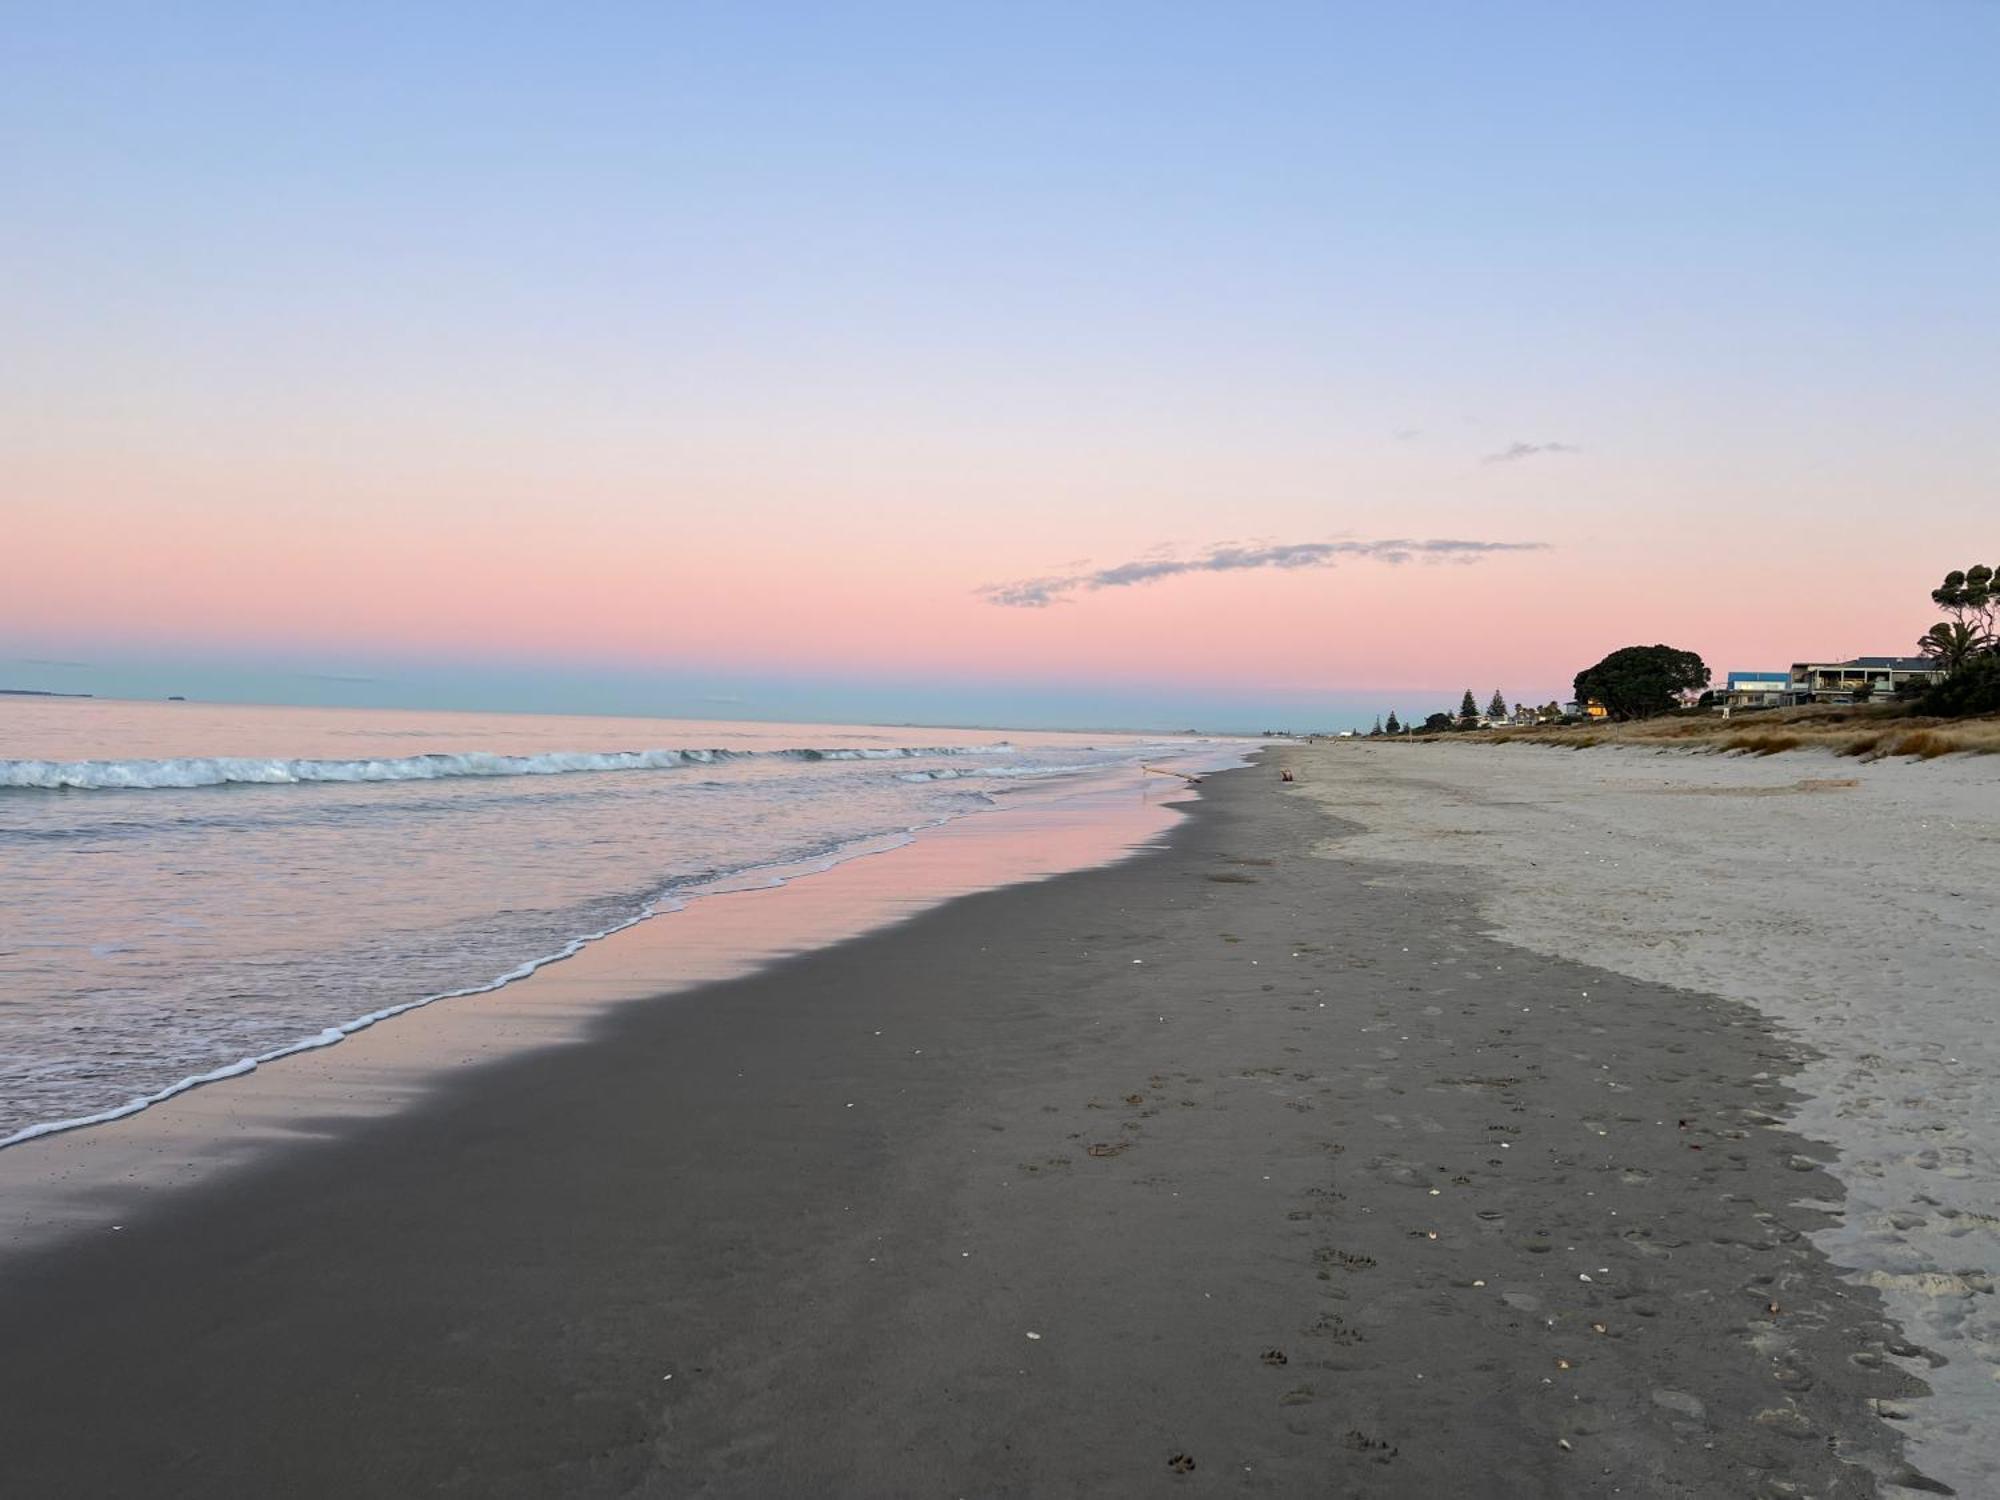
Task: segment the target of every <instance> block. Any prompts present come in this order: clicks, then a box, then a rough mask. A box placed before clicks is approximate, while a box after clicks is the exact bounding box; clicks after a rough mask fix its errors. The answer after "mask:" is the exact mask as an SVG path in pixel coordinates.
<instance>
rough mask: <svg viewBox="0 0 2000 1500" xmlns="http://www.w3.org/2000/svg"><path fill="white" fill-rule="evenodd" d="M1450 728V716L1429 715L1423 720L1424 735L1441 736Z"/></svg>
mask: <svg viewBox="0 0 2000 1500" xmlns="http://www.w3.org/2000/svg"><path fill="white" fill-rule="evenodd" d="M1451 726H1452V717H1451V715H1450V714H1431V715H1430V716H1428V717H1427V718H1426V719H1425V720H1424V733H1425V734H1443V733H1444V732H1445V731H1446V730H1447V729H1449V728H1451Z"/></svg>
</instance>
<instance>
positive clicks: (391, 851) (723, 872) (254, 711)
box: [0, 698, 1240, 1146]
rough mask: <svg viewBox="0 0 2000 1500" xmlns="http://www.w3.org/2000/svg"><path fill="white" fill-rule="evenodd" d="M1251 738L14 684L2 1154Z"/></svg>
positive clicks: (0, 1087)
mask: <svg viewBox="0 0 2000 1500" xmlns="http://www.w3.org/2000/svg"><path fill="white" fill-rule="evenodd" d="M1239 749H1240V746H1239V745H1238V744H1237V743H1236V742H1231V741H1226V740H1215V739H1202V738H1197V737H1195V736H1189V735H1174V736H1155V737H1145V736H1138V735H1123V734H1076V733H1048V732H1006V731H998V730H952V729H919V728H897V727H889V726H884V725H827V724H758V723H731V722H722V721H705V720H703V721H697V720H686V719H618V718H598V717H558V716H553V715H548V716H544V715H528V714H466V713H424V712H409V711H386V710H384V711H377V710H362V709H318V708H282V707H238V706H215V705H206V704H193V703H137V702H117V701H108V700H96V699H83V700H79V699H40V698H0V1146H5V1145H10V1144H15V1143H17V1142H19V1141H21V1140H25V1139H29V1138H31V1137H33V1136H36V1135H40V1134H46V1133H48V1132H50V1131H51V1130H54V1129H61V1128H66V1127H68V1126H70V1125H73V1124H76V1123H79V1122H87V1121H95V1120H101V1119H105V1118H113V1117H116V1116H117V1115H119V1114H123V1113H129V1112H132V1111H135V1110H137V1109H140V1108H144V1107H145V1106H146V1105H147V1104H150V1103H153V1102H156V1101H157V1100H158V1099H160V1098H163V1097H167V1096H170V1095H171V1094H173V1093H176V1092H179V1091H181V1090H182V1089H184V1088H187V1087H191V1086H193V1085H195V1084H198V1083H201V1082H205V1081H212V1080H216V1079H219V1078H223V1077H227V1076H229V1075H230V1074H232V1073H237V1072H243V1071H247V1070H248V1069H249V1068H251V1067H253V1066H255V1065H256V1064H257V1063H259V1062H263V1061H269V1060H271V1059H272V1058H275V1057H278V1056H282V1055H284V1054H286V1053H288V1052H295V1051H300V1050H303V1049H306V1048H310V1047H319V1046H326V1045H330V1044H332V1043H334V1042H337V1041H339V1040H340V1038H341V1037H342V1036H344V1035H347V1034H350V1033H351V1032H353V1031H355V1030H358V1029H360V1028H361V1027H363V1026H367V1025H372V1024H374V1023H375V1022H377V1021H380V1020H383V1019H386V1018H387V1017H389V1016H392V1015H394V1014H396V1013H397V1012H398V1011H402V1010H407V1009H410V1008H412V1007H415V1006H418V1005H423V1004H427V1003H429V1002H431V1001H433V1000H437V999H445V998H457V997H471V996H476V995H477V994H479V993H481V992H484V991H490V990H494V989H497V988H499V987H500V986H502V985H504V984H506V983H509V982H511V981H512V980H515V979H519V978H522V977H524V976H526V975H527V974H529V973H532V972H533V971H534V970H535V969H537V968H539V967H541V966H542V965H544V964H547V963H550V962H553V961H556V960H559V959H561V958H564V957H567V956H569V955H571V954H573V953H575V952H576V951H577V950H578V949H579V948H580V947H581V946H582V945H583V944H586V943H589V942H593V941H596V940H598V939H600V938H603V937H606V936H608V935H609V934H612V933H615V932H617V931H618V930H620V929H621V928H624V927H628V926H630V925H632V924H633V923H635V922H641V921H645V920H647V919H648V918H651V917H656V916H665V915H668V914H671V913H672V912H673V911H674V910H676V909H677V908H679V907H680V906H682V905H684V904H685V903H686V902H688V901H690V900H693V899H697V898H699V897H700V896H701V895H702V894H704V893H709V892H716V891H728V890H743V889H746V888H755V887H757V886H760V885H769V884H773V883H778V882H782V881H785V880H790V879H797V878H801V877H802V876H809V875H810V873H811V872H812V871H814V870H817V869H823V868H826V867H827V866H829V865H831V864H834V863H838V862H840V861H842V860H846V859H851V858H855V857H857V856H861V855H866V854H869V853H872V852H877V851H880V850H884V849H888V848H892V847H895V846H896V845H898V844H901V843H904V842H907V841H908V840H909V839H910V838H912V837H913V836H915V834H916V833H917V832H918V831H919V830H921V829H923V828H925V827H928V826H934V825H937V824H940V823H943V822H947V821H950V820H952V819H957V818H964V817H971V816H976V815H978V814H980V813H982V812H987V811H991V810H993V809H995V808H998V807H1002V806H1006V805H1008V804H1009V803H1010V802H1018V801H1019V800H1020V799H1024V798H1028V799H1033V798H1043V799H1048V798H1056V799H1062V798H1081V797H1084V796H1085V795H1086V794H1096V795H1100V796H1101V795H1102V793H1103V790H1104V789H1105V787H1106V786H1107V785H1116V784H1118V783H1121V782H1130V783H1132V784H1133V785H1134V786H1135V787H1138V786H1141V785H1143V784H1144V783H1146V782H1149V781H1150V780H1152V778H1151V777H1150V775H1149V774H1148V773H1146V772H1145V771H1143V770H1142V767H1143V766H1145V765H1148V764H1153V765H1164V766H1173V767H1179V768H1181V769H1184V770H1195V769H1201V768H1204V767H1207V766H1213V765H1220V764H1226V763H1233V762H1234V760H1235V759H1236V758H1237V754H1238V751H1239ZM467 1003H476V1000H468V1001H467Z"/></svg>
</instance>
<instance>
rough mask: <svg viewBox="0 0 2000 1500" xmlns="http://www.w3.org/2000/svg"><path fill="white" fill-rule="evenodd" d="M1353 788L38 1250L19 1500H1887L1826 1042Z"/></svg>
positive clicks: (1326, 785) (582, 1052)
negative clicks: (1737, 1499)
mask: <svg viewBox="0 0 2000 1500" xmlns="http://www.w3.org/2000/svg"><path fill="white" fill-rule="evenodd" d="M1341 753H1347V751H1346V747H1341V748H1340V749H1339V750H1328V751H1325V752H1319V751H1312V750H1285V751H1279V752H1276V754H1277V755H1278V756H1280V757H1283V758H1285V759H1286V760H1287V761H1288V762H1289V763H1291V764H1294V765H1295V766H1297V767H1298V769H1299V771H1300V773H1301V774H1302V775H1303V776H1304V777H1305V781H1304V782H1303V784H1301V785H1298V786H1290V787H1287V786H1281V785H1280V784H1279V783H1278V781H1277V778H1276V776H1275V774H1274V771H1273V769H1272V764H1271V763H1269V762H1267V763H1266V764H1265V765H1264V766H1261V767H1258V768H1254V769H1252V770H1250V771H1246V772H1240V773H1230V774H1225V775H1223V776H1219V777H1215V778H1212V779H1211V781H1210V783H1209V785H1208V787H1207V788H1206V789H1205V792H1206V795H1205V796H1204V798H1203V800H1202V801H1201V802H1200V803H1199V804H1197V805H1196V807H1195V809H1194V811H1193V813H1192V815H1191V816H1190V818H1189V819H1188V821H1187V822H1185V823H1184V824H1183V825H1182V826H1181V827H1180V828H1179V829H1177V830H1176V831H1175V832H1174V833H1173V835H1172V836H1171V838H1170V841H1169V845H1168V847H1167V848H1165V849H1164V850H1162V851H1159V852H1154V853H1148V854H1144V855H1141V856H1139V857H1138V858H1135V859H1133V860H1131V861H1129V862H1127V863H1125V864H1122V865H1118V866H1115V867H1112V868H1108V869H1100V870H1094V871H1089V872H1084V873H1080V874H1073V875H1067V876H1062V877H1059V878H1056V879H1053V880H1049V881H1046V882H1043V883H1040V884H1034V885H1024V886H1017V887H1013V888H1009V889H1004V890H1000V891H995V892H989V893H986V894H981V895H975V896H970V897H967V898H965V899H963V900H959V901H955V902H952V903H950V904H948V905H945V906H942V907H939V908H937V909H935V910H932V911H930V912H928V913H925V914H923V915H920V916H917V917H915V918H914V919H913V920H910V921H908V922H906V923H904V924H902V925H900V926H898V927H894V928H892V929H889V930H886V931H882V932H878V933H875V934H873V935H870V936H866V937H862V938H859V939H856V940H853V941H850V942H846V943H843V944H840V945H837V946H834V947H831V948H827V949H824V950H821V951H817V952H812V953H806V954H803V955H800V956H798V957H795V958H792V959H790V960H787V961H784V962H781V963H778V964H776V965H773V966H771V967H769V968H767V969H764V970H762V971H760V972H758V973H754V974H750V975H746V976H742V977H739V978H735V979H731V980H728V981H726V982H722V983H716V984H711V985H707V986H704V987H701V988H698V989H695V990H692V991H690V992H686V993H682V994H676V995H671V996H667V997H664V998H662V999H660V1000H657V1001H652V1002H640V1003H633V1004H629V1005H625V1006H621V1007H613V1008H609V1009H606V1010H605V1011H603V1012H602V1013H601V1014H599V1015H598V1016H597V1017H596V1018H595V1019H594V1020H593V1021H592V1022H591V1024H590V1027H589V1029H588V1034H587V1036H586V1037H585V1039H584V1040H582V1041H580V1042H577V1043H575V1044H572V1045H567V1046H563V1047H558V1048H548V1049H543V1050H539V1051H535V1052H531V1053H527V1054H523V1055H519V1056H514V1057H509V1058H503V1059H500V1060H497V1061H494V1062H491V1063H488V1064H485V1065H482V1066H478V1067H475V1068H471V1069H468V1070H465V1071H463V1072H461V1073H460V1074H458V1075H457V1076H455V1077H453V1078H451V1079H449V1080H448V1081H446V1082H444V1083H443V1084H441V1085H440V1086H438V1087H436V1088H434V1089H433V1090H431V1091H430V1092H429V1093H428V1094H427V1095H426V1096H425V1097H424V1098H422V1099H421V1100H420V1101H418V1102H417V1103H415V1104H413V1105H411V1106H409V1107H406V1108H402V1109H399V1110H397V1111H395V1112H393V1113H390V1114H385V1115H378V1116H375V1117H372V1118H345V1119H341V1120H339V1121H336V1122H332V1123H330V1124H329V1125H328V1126H327V1128H326V1129H325V1131H324V1132H323V1133H322V1134H321V1135H319V1136H318V1137H317V1138H313V1139H300V1140H297V1141H295V1142H294V1143H293V1144H291V1145H290V1146H288V1147H287V1148H286V1149H284V1150H283V1151H281V1152H275V1153H270V1154H267V1155H266V1156H264V1157H262V1158H260V1160H259V1161H258V1162H257V1163H255V1164H252V1165H245V1166H242V1167H240V1168H238V1169H236V1170H234V1171H232V1172H230V1173H228V1174H223V1175H219V1176H216V1177H213V1178H211V1179H208V1180H206V1181H205V1182H203V1183H201V1184H198V1185H195V1186H192V1187H189V1188H186V1189H184V1190H181V1191H177V1192H175V1193H172V1194H168V1195H165V1196H163V1197H161V1198H159V1199H158V1200H157V1201H156V1202H154V1203H153V1204H151V1205H149V1206H148V1207H147V1209H146V1210H145V1212H144V1213H143V1214H141V1215H140V1216H139V1217H137V1218H135V1219H134V1220H132V1221H131V1222H129V1223H127V1224H126V1225H125V1226H124V1227H123V1228H122V1229H120V1230H117V1231H112V1230H110V1229H109V1227H108V1226H103V1227H101V1228H100V1229H99V1230H97V1231H95V1232H92V1233H89V1234H83V1235H77V1236H73V1237H71V1238H69V1239H68V1240H66V1241H64V1242H63V1243H60V1244H54V1245H44V1246H42V1247H40V1248H35V1249H30V1250H27V1251H24V1252H23V1253H21V1254H18V1255H16V1256H14V1257H12V1258H11V1259H10V1260H8V1261H7V1262H6V1263H5V1266H4V1271H3V1272H0V1348H4V1349H5V1350H6V1351H7V1352H6V1357H5V1359H4V1360H0V1414H4V1416H0V1421H4V1423H5V1431H4V1436H0V1491H4V1492H6V1493H10V1494H11V1493H21V1494H35V1495H48V1496H60V1495H79V1496H81V1495H103V1494H123V1493H137V1492H145V1493H149V1494H184V1495H207V1496H214V1495H226V1496H235V1495H242V1496H251V1495H257V1496H262V1495H269V1494H278V1493H283V1494H293V1495H329V1496H331V1495H341V1496H352V1495H384V1496H389V1495H410V1494H442V1495H463V1496H475V1495H477V1496H488V1495H521V1496H540V1495H659V1496H670V1495H671V1496H682V1495H727V1496H737V1495H741V1496H769V1495H793V1494H799V1495H806V1494H814V1495H818V1494H866V1495H912V1496H915V1495H974V1494H977V1495H1023V1496H1025V1495H1038V1496H1039V1495H1078V1496H1082V1495H1092V1496H1102V1495H1157V1494H1161V1493H1167V1492H1169V1491H1170V1490H1185V1491H1187V1492H1188V1493H1221V1492H1228V1493H1268V1494H1295V1493H1328V1492H1331V1493H1336V1494H1344V1495H1365V1496H1406V1495H1443V1494H1450V1495H1471V1496H1524V1497H1525V1496H1547V1495H1593V1496H1594V1495H1611V1494H1626V1495H1646V1496H1655V1495H1756V1496H1773V1497H1775V1496H1781V1495H1804V1494H1810V1495H1818V1496H1827V1495H1843V1496H1844V1495H1865V1494H1870V1493H1878V1492H1887V1490H1886V1488H1885V1486H1884V1484H1883V1481H1885V1480H1896V1481H1904V1482H1912V1481H1916V1480H1917V1479H1918V1476H1917V1474H1916V1472H1915V1471H1914V1470H1912V1469H1911V1468H1909V1467H1908V1466H1907V1464H1906V1463H1905V1460H1904V1457H1903V1454H1902V1451H1901V1447H1902V1443H1901V1435H1900V1424H1898V1423H1895V1422H1890V1421H1884V1420H1882V1419H1881V1417H1880V1416H1878V1414H1877V1413H1878V1410H1880V1411H1885V1412H1891V1413H1893V1412H1896V1411H1900V1410H1902V1409H1904V1408H1905V1406H1906V1404H1908V1403H1909V1402H1910V1398H1912V1397H1914V1396H1916V1395H1918V1394H1919V1393H1920V1391H1921V1385H1920V1382H1919V1381H1918V1380H1917V1379H1915V1378H1914V1376H1913V1375H1912V1374H1911V1373H1910V1370H1911V1369H1913V1368H1914V1369H1922V1368H1924V1366H1923V1363H1922V1361H1921V1360H1920V1359H1917V1358H1916V1350H1915V1349H1914V1348H1913V1346H1911V1345H1908V1344H1905V1343H1904V1342H1902V1336H1901V1334H1900V1332H1899V1331H1898V1330H1897V1329H1896V1328H1895V1327H1894V1326H1893V1325H1892V1324H1891V1323H1890V1322H1889V1321H1887V1320H1886V1318H1885V1317H1884V1315H1883V1303H1882V1295H1883V1294H1882V1292H1881V1290H1879V1289H1878V1288H1876V1287H1874V1286H1870V1285H1865V1284H1857V1283H1855V1282H1853V1281H1849V1280H1843V1279H1842V1278H1841V1276H1840V1275H1839V1274H1838V1273H1837V1270H1836V1268H1835V1266H1834V1264H1833V1262H1832V1261H1831V1260H1830V1259H1829V1257H1828V1256H1827V1254H1826V1253H1825V1252H1824V1251H1823V1250H1822V1249H1821V1248H1819V1247H1818V1246H1816V1245H1815V1243H1814V1241H1813V1234H1814V1233H1815V1232H1816V1231H1823V1230H1825V1229H1826V1228H1827V1227H1828V1226H1829V1224H1830V1223H1831V1222H1832V1220H1831V1218H1830V1217H1829V1215H1828V1214H1827V1213H1825V1212H1822V1211H1821V1210H1819V1209H1817V1208H1814V1207H1812V1206H1808V1205H1806V1204H1802V1202H1801V1200H1812V1201H1816V1202H1819V1203H1828V1204H1831V1203H1836V1202H1838V1201H1839V1199H1840V1198H1841V1187H1840V1185H1839V1183H1837V1182H1836V1181H1835V1180H1834V1179H1833V1178H1832V1177H1831V1176H1829V1175H1828V1174H1827V1172H1826V1171H1825V1170H1823V1168H1822V1167H1821V1165H1819V1163H1820V1162H1821V1161H1823V1160H1825V1159H1826V1158H1827V1157H1828V1155H1829V1154H1830V1153H1828V1152H1827V1151H1826V1150H1824V1149H1823V1148H1821V1147H1819V1146H1817V1145H1815V1144H1814V1142H1813V1141H1812V1140H1810V1139H1809V1138H1808V1137H1807V1136H1806V1135H1804V1134H1800V1133H1796V1132H1795V1131H1794V1130H1793V1129H1792V1128H1790V1127H1788V1126H1787V1125H1786V1124H1785V1123H1784V1118H1785V1115H1786V1112H1787V1111H1788V1110H1789V1109H1790V1108H1791V1107H1792V1106H1793V1105H1794V1104H1796V1103H1797V1102H1798V1095H1797V1094H1796V1092H1795V1090H1796V1084H1797V1080H1798V1077H1799V1072H1798V1070H1799V1069H1800V1067H1801V1066H1802V1064H1803V1063H1804V1060H1805V1058H1806V1049H1805V1048H1804V1047H1803V1046H1801V1045H1800V1043H1799V1042H1797V1041H1796V1040H1794V1039H1792V1038H1789V1037H1787V1036H1785V1035H1782V1034H1780V1032H1779V1031H1778V1030H1777V1028H1776V1027H1775V1026H1774V1024H1773V1023H1772V1022H1771V1021H1770V1020H1769V1019H1768V1018H1766V1017H1765V1016H1764V1015H1762V1014H1760V1013H1759V1012H1758V1011H1756V1010H1755V1009H1753V1008H1752V1007H1750V1006H1748V1005H1745V1004H1742V1003H1739V1002H1737V1001H1735V1000H1732V999H1729V998H1725V997H1723V996H1721V995H1717V994H1701V993H1690V992H1688V991H1685V990H1679V989H1675V988H1671V987H1668V986H1666V985H1662V984H1659V983H1657V982H1654V981H1652V980H1649V979H1646V978H1643V977H1634V976H1627V975H1622V974H1619V973H1616V972H1610V970H1612V969H1613V968H1614V967H1615V966H1613V965H1610V964H1603V965H1602V966H1600V967H1585V966H1583V965H1582V964H1581V963H1579V962H1577V961H1575V960H1573V959H1570V958H1564V957H1556V956H1551V955H1547V954H1543V953H1539V952H1536V951H1534V950H1533V949H1532V948H1531V947H1524V946H1517V945H1516V944H1514V943H1511V942H1504V941H1501V940H1499V939H1497V938H1495V937H1493V936H1490V935H1488V933H1487V931H1486V929H1487V928H1488V927H1489V926H1491V925H1492V919H1491V918H1490V917H1489V916H1488V915H1487V914H1486V913H1485V912H1483V911H1482V909H1481V908H1480V906H1479V905H1478V904H1477V903H1476V902H1475V901H1474V900H1473V899H1472V896H1471V895H1470V894H1469V893H1467V892H1463V891H1460V890H1455V889H1451V888H1450V885H1451V882H1449V881H1439V880H1437V879H1435V878H1432V877H1425V878H1424V879H1422V880H1419V879H1416V878H1414V876H1413V872H1411V871H1410V869H1409V867H1405V866H1401V865H1396V864H1378V863H1369V862H1364V861H1362V860H1358V859H1356V858H1354V857H1353V845H1352V844H1350V843H1344V842H1342V841H1341V839H1340V837H1339V835H1340V834H1341V833H1342V832H1344V831H1347V830H1345V829H1343V827H1342V826H1341V825H1339V824H1337V823H1335V822H1334V821H1333V819H1332V818H1331V817H1330V816H1329V813H1328V811H1327V809H1326V808H1325V807H1324V806H1322V805H1321V802H1320V801H1319V800H1317V799H1320V798H1322V797H1325V798H1329V799H1331V800H1332V801H1334V802H1336V803H1337V802H1338V801H1339V794H1338V792H1337V790H1336V788H1335V787H1334V785H1333V784H1332V780H1331V778H1332V777H1333V776H1334V775H1335V774H1336V773H1335V772H1334V771H1333V770H1332V765H1333V761H1332V757H1333V756H1334V755H1336V754H1341ZM1479 753H1484V754H1487V755H1492V756H1494V757H1495V759H1496V760H1497V759H1504V756H1505V754H1507V753H1509V752H1500V753H1498V754H1496V753H1495V752H1492V751H1485V752H1479ZM1353 764H1354V765H1356V766H1359V765H1362V764H1364V762H1363V761H1361V760H1359V759H1357V760H1355V761H1354V762H1353ZM1343 774H1344V773H1343ZM1662 800H1665V799H1662ZM1797 800H1805V799H1797ZM1358 815H1360V816H1363V817H1366V816H1368V814H1367V813H1366V812H1365V811H1359V810H1358ZM1329 854H1330V855H1331V856H1332V857H1327V856H1328V855H1329ZM1483 884H1484V883H1483V882H1482V888H1483ZM113 1128H115V1127H113Z"/></svg>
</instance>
